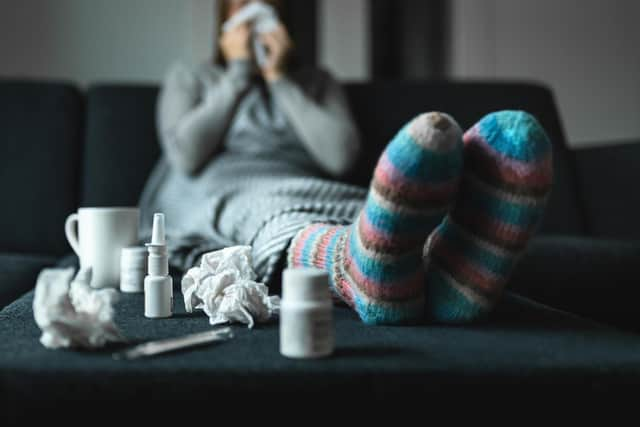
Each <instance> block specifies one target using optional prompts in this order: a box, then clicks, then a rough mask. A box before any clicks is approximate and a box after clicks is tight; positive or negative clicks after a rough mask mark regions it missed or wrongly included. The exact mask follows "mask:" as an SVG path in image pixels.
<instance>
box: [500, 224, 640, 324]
mask: <svg viewBox="0 0 640 427" xmlns="http://www.w3.org/2000/svg"><path fill="white" fill-rule="evenodd" d="M638 260H640V242H638V241H624V240H619V239H593V238H588V237H578V236H539V237H536V238H534V239H533V240H532V241H531V243H530V244H529V246H528V248H527V251H526V253H525V254H524V255H523V257H522V258H521V260H520V263H519V265H518V267H517V268H516V271H515V272H514V275H513V276H512V278H511V280H510V283H509V289H510V290H512V291H514V292H517V293H518V294H520V295H523V296H526V297H528V298H531V299H534V300H536V301H539V302H542V303H544V304H547V305H550V306H552V307H555V308H558V309H561V310H565V311H569V312H571V313H575V314H578V315H580V316H583V317H587V318H589V319H593V320H596V321H599V322H603V323H607V324H609V325H612V326H616V327H618V328H621V329H625V330H629V331H634V332H640V310H638V300H640V286H638V273H637V271H638Z"/></svg>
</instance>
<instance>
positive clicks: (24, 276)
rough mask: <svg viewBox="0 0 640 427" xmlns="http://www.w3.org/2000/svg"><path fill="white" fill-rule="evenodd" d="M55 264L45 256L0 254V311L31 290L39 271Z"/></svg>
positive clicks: (51, 258)
mask: <svg viewBox="0 0 640 427" xmlns="http://www.w3.org/2000/svg"><path fill="white" fill-rule="evenodd" d="M55 262H56V259H55V258H54V257H51V256H46V255H30V254H9V253H0V309H1V308H2V307H4V306H6V305H8V304H9V303H11V302H13V301H14V300H15V299H16V298H18V297H19V296H20V295H22V294H24V293H26V292H27V291H29V290H31V289H33V287H34V286H35V284H36V278H37V277H38V274H39V273H40V270H42V269H43V268H45V267H48V266H51V265H53V264H54V263H55Z"/></svg>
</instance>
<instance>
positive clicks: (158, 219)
mask: <svg viewBox="0 0 640 427" xmlns="http://www.w3.org/2000/svg"><path fill="white" fill-rule="evenodd" d="M164 244H165V238H164V214H163V213H156V214H153V229H152V231H151V245H164Z"/></svg>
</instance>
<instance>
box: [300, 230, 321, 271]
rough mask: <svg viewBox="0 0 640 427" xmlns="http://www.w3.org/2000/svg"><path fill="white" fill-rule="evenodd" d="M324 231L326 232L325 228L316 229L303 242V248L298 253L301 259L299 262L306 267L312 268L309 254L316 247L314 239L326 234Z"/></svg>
mask: <svg viewBox="0 0 640 427" xmlns="http://www.w3.org/2000/svg"><path fill="white" fill-rule="evenodd" d="M326 230H327V227H318V229H316V230H315V231H314V232H313V233H311V234H310V235H309V236H308V237H307V239H306V240H305V242H304V246H303V247H302V250H301V251H300V254H301V255H300V256H301V258H302V260H301V261H302V262H303V263H304V265H305V266H306V267H311V266H313V264H312V263H311V257H312V256H311V253H312V251H313V250H314V249H315V247H316V239H317V238H318V235H320V234H323V233H324V232H326Z"/></svg>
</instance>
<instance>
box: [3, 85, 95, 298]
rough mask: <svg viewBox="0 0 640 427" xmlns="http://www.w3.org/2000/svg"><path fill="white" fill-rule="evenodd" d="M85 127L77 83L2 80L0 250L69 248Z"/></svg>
mask: <svg viewBox="0 0 640 427" xmlns="http://www.w3.org/2000/svg"><path fill="white" fill-rule="evenodd" d="M82 127H83V102H82V98H81V96H80V93H79V92H78V90H77V89H76V88H75V87H73V86H71V85H69V84H65V83H47V82H36V81H16V80H0V194H2V209H0V251H2V252H15V253H40V254H51V255H61V254H63V253H64V252H65V251H67V250H68V245H67V243H66V240H65V237H64V220H65V219H66V217H67V215H69V214H70V213H71V212H72V211H73V210H75V208H76V206H77V202H78V186H79V170H80V156H81V154H82V147H81V131H82ZM0 288H1V286H0Z"/></svg>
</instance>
